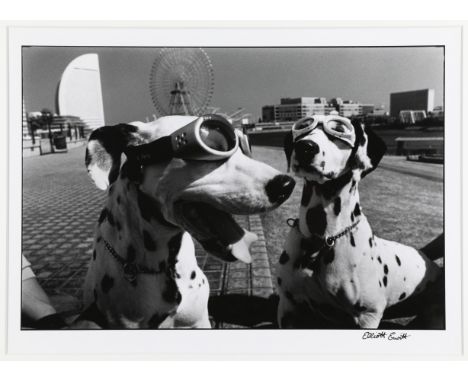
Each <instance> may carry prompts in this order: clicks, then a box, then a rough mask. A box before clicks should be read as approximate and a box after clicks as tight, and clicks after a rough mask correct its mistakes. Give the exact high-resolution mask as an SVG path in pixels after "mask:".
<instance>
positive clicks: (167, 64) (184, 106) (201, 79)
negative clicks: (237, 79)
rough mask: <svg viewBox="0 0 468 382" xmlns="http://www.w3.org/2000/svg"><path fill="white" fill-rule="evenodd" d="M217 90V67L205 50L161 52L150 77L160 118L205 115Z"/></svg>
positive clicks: (178, 49) (176, 49) (167, 50)
mask: <svg viewBox="0 0 468 382" xmlns="http://www.w3.org/2000/svg"><path fill="white" fill-rule="evenodd" d="M213 89H214V71H213V65H212V64H211V61H210V58H209V57H208V55H207V54H206V52H205V51H204V50H203V49H201V48H164V49H161V50H160V52H159V54H158V56H157V57H156V59H155V60H154V63H153V66H152V68H151V75H150V92H151V98H152V100H153V104H154V106H155V107H156V110H157V112H158V114H159V115H161V116H162V115H202V114H204V113H205V112H206V109H207V107H208V106H209V105H210V102H211V99H212V97H213Z"/></svg>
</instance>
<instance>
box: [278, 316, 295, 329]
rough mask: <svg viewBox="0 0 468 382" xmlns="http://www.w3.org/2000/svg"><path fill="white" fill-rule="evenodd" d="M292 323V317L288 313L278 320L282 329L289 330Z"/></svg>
mask: <svg viewBox="0 0 468 382" xmlns="http://www.w3.org/2000/svg"><path fill="white" fill-rule="evenodd" d="M292 323H293V315H292V314H291V313H290V312H288V313H286V314H285V315H284V316H283V317H281V320H280V326H281V328H282V329H285V328H291V327H292Z"/></svg>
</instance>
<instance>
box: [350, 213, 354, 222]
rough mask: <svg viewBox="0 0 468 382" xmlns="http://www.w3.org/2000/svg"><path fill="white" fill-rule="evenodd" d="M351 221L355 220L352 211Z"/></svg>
mask: <svg viewBox="0 0 468 382" xmlns="http://www.w3.org/2000/svg"><path fill="white" fill-rule="evenodd" d="M351 222H354V214H353V213H352V212H351Z"/></svg>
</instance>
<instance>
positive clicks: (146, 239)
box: [143, 230, 156, 251]
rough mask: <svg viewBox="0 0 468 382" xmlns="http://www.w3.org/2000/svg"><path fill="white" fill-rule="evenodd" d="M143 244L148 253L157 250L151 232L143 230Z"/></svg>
mask: <svg viewBox="0 0 468 382" xmlns="http://www.w3.org/2000/svg"><path fill="white" fill-rule="evenodd" d="M143 243H144V244H145V248H146V249H147V250H148V251H154V250H156V243H155V242H154V240H153V238H152V237H151V235H150V234H149V232H148V231H146V230H143Z"/></svg>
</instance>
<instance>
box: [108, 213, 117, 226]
mask: <svg viewBox="0 0 468 382" xmlns="http://www.w3.org/2000/svg"><path fill="white" fill-rule="evenodd" d="M107 221H108V222H109V224H110V225H111V226H114V224H115V222H114V215H112V212H110V211H109V210H108V211H107Z"/></svg>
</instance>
